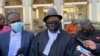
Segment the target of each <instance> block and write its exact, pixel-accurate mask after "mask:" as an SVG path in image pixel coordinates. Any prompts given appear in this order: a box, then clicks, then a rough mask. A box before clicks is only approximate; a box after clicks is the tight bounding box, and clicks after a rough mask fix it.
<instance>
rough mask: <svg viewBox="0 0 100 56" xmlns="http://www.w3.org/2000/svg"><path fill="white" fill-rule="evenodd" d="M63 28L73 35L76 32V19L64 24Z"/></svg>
mask: <svg viewBox="0 0 100 56" xmlns="http://www.w3.org/2000/svg"><path fill="white" fill-rule="evenodd" d="M65 30H66V32H68V33H69V34H70V35H72V36H74V35H75V34H76V32H77V30H78V28H77V21H76V20H72V21H71V23H70V24H68V25H66V28H65Z"/></svg>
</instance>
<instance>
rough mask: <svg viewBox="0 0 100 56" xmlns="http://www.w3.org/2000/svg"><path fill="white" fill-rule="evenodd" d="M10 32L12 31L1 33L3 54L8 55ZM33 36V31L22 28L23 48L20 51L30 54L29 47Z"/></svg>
mask: <svg viewBox="0 0 100 56" xmlns="http://www.w3.org/2000/svg"><path fill="white" fill-rule="evenodd" d="M10 33H11V31H9V32H5V33H3V34H0V51H1V54H2V56H8V51H9V43H10ZM33 38H34V34H33V33H31V32H28V31H25V30H22V37H21V48H22V50H20V51H19V52H22V53H21V54H23V55H24V56H27V55H28V52H29V48H30V45H31V43H32V40H33Z"/></svg>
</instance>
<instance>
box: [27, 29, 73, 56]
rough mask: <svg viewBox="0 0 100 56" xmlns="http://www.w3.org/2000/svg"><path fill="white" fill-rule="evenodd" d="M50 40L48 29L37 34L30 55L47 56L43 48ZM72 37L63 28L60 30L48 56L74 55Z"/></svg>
mask: <svg viewBox="0 0 100 56" xmlns="http://www.w3.org/2000/svg"><path fill="white" fill-rule="evenodd" d="M48 40H49V36H48V31H47V30H44V31H42V32H40V33H38V34H37V36H36V37H35V39H34V41H33V43H32V45H31V48H30V53H29V56H45V55H44V54H43V50H44V48H45V46H46V44H47V42H48ZM72 53H73V41H72V37H71V36H70V35H69V34H68V33H66V32H65V31H63V30H60V33H59V34H58V37H57V39H56V40H55V41H54V43H53V45H52V47H51V49H50V53H49V55H48V56H73V54H72Z"/></svg>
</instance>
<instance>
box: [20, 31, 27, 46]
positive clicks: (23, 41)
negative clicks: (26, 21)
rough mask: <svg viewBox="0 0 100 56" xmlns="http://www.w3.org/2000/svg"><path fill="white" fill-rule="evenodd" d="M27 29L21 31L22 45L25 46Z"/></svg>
mask: <svg viewBox="0 0 100 56" xmlns="http://www.w3.org/2000/svg"><path fill="white" fill-rule="evenodd" d="M25 35H26V34H25V31H24V30H22V33H21V47H24V45H25V39H26V38H25Z"/></svg>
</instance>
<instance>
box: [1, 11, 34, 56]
mask: <svg viewBox="0 0 100 56" xmlns="http://www.w3.org/2000/svg"><path fill="white" fill-rule="evenodd" d="M7 20H8V23H9V25H10V27H11V31H8V32H5V33H3V34H1V35H0V41H1V42H0V50H1V53H2V56H16V55H24V56H28V52H29V48H30V45H31V42H32V40H33V38H34V34H33V33H31V32H28V31H25V30H24V29H23V24H22V22H21V19H20V15H19V13H16V12H10V13H8V15H7Z"/></svg>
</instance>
